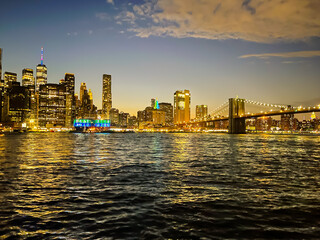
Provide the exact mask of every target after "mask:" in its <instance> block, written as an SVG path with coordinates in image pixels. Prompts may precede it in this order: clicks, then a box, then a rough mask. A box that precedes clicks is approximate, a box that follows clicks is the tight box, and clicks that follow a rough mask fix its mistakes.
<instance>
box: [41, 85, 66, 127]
mask: <svg viewBox="0 0 320 240" xmlns="http://www.w3.org/2000/svg"><path fill="white" fill-rule="evenodd" d="M65 93H66V87H65V85H64V84H53V83H50V84H42V85H41V86H40V89H39V118H38V119H39V126H40V127H64V126H65V125H66V94H65Z"/></svg>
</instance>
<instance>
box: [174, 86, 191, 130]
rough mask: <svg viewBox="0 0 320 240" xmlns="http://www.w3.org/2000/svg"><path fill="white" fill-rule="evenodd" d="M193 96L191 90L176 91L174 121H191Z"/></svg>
mask: <svg viewBox="0 0 320 240" xmlns="http://www.w3.org/2000/svg"><path fill="white" fill-rule="evenodd" d="M190 103H191V96H190V91H189V90H184V91H176V92H175V93H174V123H175V124H179V123H184V122H185V123H187V122H189V121H190Z"/></svg>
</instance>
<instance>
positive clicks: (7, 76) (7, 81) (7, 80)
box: [4, 72, 17, 89]
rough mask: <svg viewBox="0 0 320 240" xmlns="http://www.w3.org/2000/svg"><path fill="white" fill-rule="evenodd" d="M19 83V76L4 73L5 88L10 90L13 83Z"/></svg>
mask: <svg viewBox="0 0 320 240" xmlns="http://www.w3.org/2000/svg"><path fill="white" fill-rule="evenodd" d="M16 81H17V74H16V73H12V72H5V73H4V88H5V89H8V88H10V87H11V86H12V83H13V82H16Z"/></svg>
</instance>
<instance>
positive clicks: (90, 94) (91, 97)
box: [88, 88, 93, 108]
mask: <svg viewBox="0 0 320 240" xmlns="http://www.w3.org/2000/svg"><path fill="white" fill-rule="evenodd" d="M88 95H89V98H90V103H91V108H93V95H92V91H91V89H90V88H89V91H88Z"/></svg>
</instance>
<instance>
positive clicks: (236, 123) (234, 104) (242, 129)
mask: <svg viewBox="0 0 320 240" xmlns="http://www.w3.org/2000/svg"><path fill="white" fill-rule="evenodd" d="M244 101H245V100H244V99H240V98H238V97H237V98H229V129H228V133H231V134H239V133H246V122H245V119H244V118H239V117H240V116H241V115H244V114H245V108H244Z"/></svg>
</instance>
